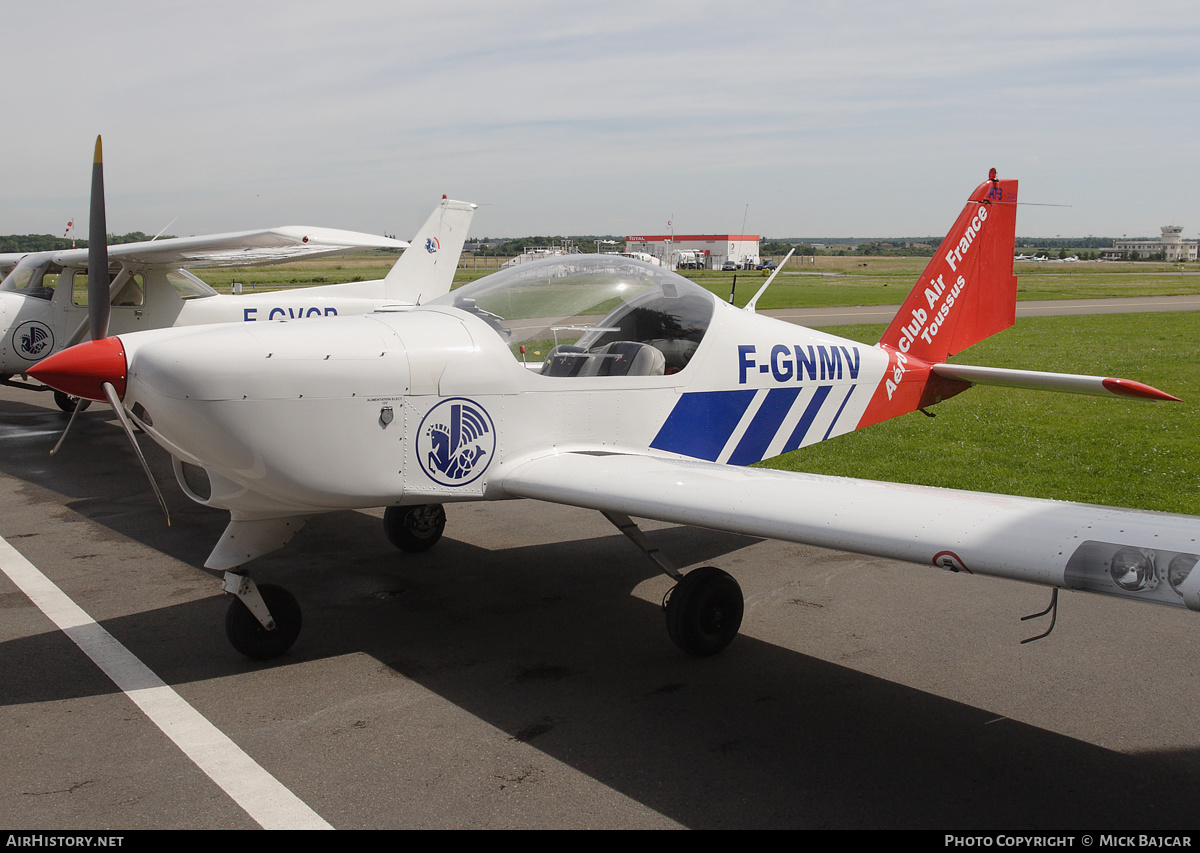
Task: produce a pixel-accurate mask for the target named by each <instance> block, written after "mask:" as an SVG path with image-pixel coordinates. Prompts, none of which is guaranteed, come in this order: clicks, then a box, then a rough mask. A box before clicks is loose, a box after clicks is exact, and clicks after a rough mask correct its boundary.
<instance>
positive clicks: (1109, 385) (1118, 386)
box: [1103, 377, 1183, 403]
mask: <svg viewBox="0 0 1200 853" xmlns="http://www.w3.org/2000/svg"><path fill="white" fill-rule="evenodd" d="M1103 385H1104V388H1105V390H1106V391H1108V392H1109V393H1110V394H1116V395H1117V396H1119V397H1136V398H1138V399H1141V400H1168V401H1171V402H1175V403H1182V402H1183V400H1182V399H1180V398H1179V397H1176V396H1174V395H1172V394H1168V393H1167V392H1166V391H1159V390H1158V389H1157V388H1155V387H1154V386H1152V385H1147V384H1145V383H1144V382H1138V381H1136V380H1134V379H1117V378H1115V377H1107V378H1106V379H1105V380H1104V382H1103Z"/></svg>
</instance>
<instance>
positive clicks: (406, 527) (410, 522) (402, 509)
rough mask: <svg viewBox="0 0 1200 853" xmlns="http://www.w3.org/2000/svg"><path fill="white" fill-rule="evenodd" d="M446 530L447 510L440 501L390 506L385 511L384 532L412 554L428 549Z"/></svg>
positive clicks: (390, 539) (389, 538)
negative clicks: (418, 504)
mask: <svg viewBox="0 0 1200 853" xmlns="http://www.w3.org/2000/svg"><path fill="white" fill-rule="evenodd" d="M445 529H446V510H444V509H442V505H441V504H422V505H420V506H390V507H388V508H387V509H385V510H384V511H383V532H384V533H386V534H387V538H388V541H389V542H391V543H392V544H393V545H395V546H396V547H397V548H399V549H400V550H401V551H407V552H408V553H410V554H419V553H420V552H422V551H428V550H429V549H430V548H432V547H433V546H434V545H436V544H437V541H438V540H439V539H441V538H442V532H443V531H444V530H445Z"/></svg>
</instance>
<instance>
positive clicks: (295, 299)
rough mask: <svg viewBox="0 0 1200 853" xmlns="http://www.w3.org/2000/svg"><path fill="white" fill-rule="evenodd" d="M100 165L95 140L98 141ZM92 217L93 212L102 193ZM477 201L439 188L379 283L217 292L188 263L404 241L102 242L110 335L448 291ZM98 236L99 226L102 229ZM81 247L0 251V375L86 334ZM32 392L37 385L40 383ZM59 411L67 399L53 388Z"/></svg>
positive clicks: (275, 233) (357, 306)
mask: <svg viewBox="0 0 1200 853" xmlns="http://www.w3.org/2000/svg"><path fill="white" fill-rule="evenodd" d="M96 162H97V163H98V162H100V141H99V140H97V141H96ZM98 203H99V204H100V205H101V207H100V209H99V211H97V210H96V207H95V204H96V201H95V200H94V202H93V211H92V217H93V219H95V218H96V217H97V216H99V218H100V220H101V222H102V221H103V196H102V195H101V196H100V197H99V199H98ZM474 211H475V205H473V204H470V203H468V202H461V201H451V200H449V199H447V198H445V197H443V198H442V200H441V201H440V202H439V203H438V204H437V206H436V207H435V208H434V210H433V213H432V214H431V215H430V217H429V219H428V220H427V221H426V222H425V224H424V226H423V227H422V228H421V230H420V231H419V232H418V233H417V236H416V237H415V238H414V239H413V244H412V245H413V247H414V248H412V249H409V250H407V251H405V252H404V253H403V254H402V255H401V256H400V259H399V260H397V262H396V264H395V265H394V266H393V267H392V269H391V270H390V271H389V272H388V274H387V277H386V278H384V279H381V280H378V281H360V282H349V283H346V284H332V285H323V286H318V287H307V288H300V289H293V290H281V291H275V292H271V293H257V294H253V295H239V296H226V295H222V294H218V293H217V292H216V291H215V290H213V289H212V288H211V287H209V286H208V285H207V284H205V283H204V282H202V281H201V280H200V279H198V278H197V277H196V276H194V275H192V274H191V273H190V272H188V269H189V268H191V269H198V268H212V267H234V266H247V265H261V264H274V263H284V262H287V261H295V260H302V259H307V258H314V257H321V256H324V255H329V254H334V253H339V252H351V251H356V250H362V249H369V248H392V249H405V248H406V247H408V245H409V244H408V243H406V242H404V241H403V240H394V239H391V238H388V237H376V236H374V235H371V234H361V233H358V232H354V231H340V230H337V229H332V228H311V227H307V226H288V227H284V228H271V229H265V230H261V231H242V232H238V233H233V234H214V235H209V236H202V237H180V238H171V239H166V240H155V241H148V242H142V243H126V244H123V245H119V246H112V247H110V248H109V249H108V264H109V267H108V293H107V296H106V297H105V298H106V299H107V300H108V301H109V302H110V304H111V308H110V321H109V322H110V327H111V331H112V332H113V333H117V334H120V333H125V332H133V331H138V330H141V329H157V328H162V327H166V326H194V325H199V324H205V323H227V322H255V321H263V320H283V319H299V318H310V317H331V316H337V315H343V314H362V313H366V312H369V311H374V310H377V309H378V308H381V307H383V306H384V305H389V304H401V305H413V304H415V303H417V302H420V301H423V300H429V299H433V298H435V297H437V296H440V295H442V294H444V293H446V292H448V291H449V290H450V285H451V283H452V282H453V280H454V271H455V268H456V267H457V265H458V258H459V255H460V253H461V252H462V246H463V241H464V240H465V239H466V235H467V229H468V227H469V226H470V222H471V217H472V216H473V214H474ZM99 233H100V239H102V240H103V239H104V236H103V235H104V232H103V231H100V232H99ZM88 251H89V250H88V249H69V250H63V251H53V252H33V253H7V254H0V273H5V274H6V275H5V277H4V280H3V281H2V282H0V383H3V384H7V385H18V386H21V385H24V386H25V387H36V386H32V385H29V384H28V383H22V382H20V381H18V380H15V379H14V378H13V377H15V376H24V375H27V374H28V373H29V369H30V368H31V367H33V366H34V365H36V364H37V363H38V362H40V361H41V360H42V359H44V358H46V357H47V356H49V355H51V354H52V353H55V352H58V351H61V350H63V349H65V348H66V347H69V346H71V345H72V344H75V343H78V342H79V341H81V340H86V339H88V338H89V337H93V335H91V334H90V333H89V324H88V309H87V305H88V285H87V281H88V266H89V263H88ZM39 390H41V389H39ZM55 402H56V403H57V404H58V405H59V407H60V408H62V409H63V410H64V411H69V410H70V409H72V408H73V407H74V401H72V400H70V399H69V397H68V395H65V394H63V393H62V392H55Z"/></svg>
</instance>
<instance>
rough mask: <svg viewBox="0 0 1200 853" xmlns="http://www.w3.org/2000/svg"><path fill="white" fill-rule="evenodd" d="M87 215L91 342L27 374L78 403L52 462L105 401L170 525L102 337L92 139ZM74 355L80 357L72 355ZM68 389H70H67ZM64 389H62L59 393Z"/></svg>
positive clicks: (103, 290) (98, 197)
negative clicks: (81, 418)
mask: <svg viewBox="0 0 1200 853" xmlns="http://www.w3.org/2000/svg"><path fill="white" fill-rule="evenodd" d="M89 210H90V213H89V217H88V219H89V221H88V329H89V331H90V332H91V338H92V340H91V342H90V343H89V344H86V345H84V346H83V347H78V346H77V347H72V348H71V349H69V350H63V351H62V352H60V353H57V354H55V355H53V356H51V357H50V358H48V359H46V361H44V362H42V363H41V364H39V365H38V366H37V367H36V368H34V369H33V370H31V371H30V374H32V375H35V376H39V375H40V379H41V381H43V382H45V381H46V379H51V381H50V382H46V384H48V385H52V386H53V387H55V388H58V389H59V390H61V391H64V392H66V393H68V394H75V395H77V396H78V397H79V402H78V403H76V404H75V411H73V412H71V419H70V420H69V421H67V426H66V429H64V430H63V433H62V435H61V436H59V439H58V443H56V444H55V445H54V449H53V450H51V451H50V455H51V456H54V455H55V454H56V453H58V451H59V449H60V448H62V446H63V442H64V441H65V440H66V438H67V433H68V432H69V431H70V429H71V424H73V423H75V418H76V416H77V415H78V414H79V413H80V412H81V411H83V408H84V407H85V406H86V405H87V403H88V401H89V400H107V401H108V402H109V404H110V405H111V406H112V407H113V411H114V412H116V414H117V420H119V421H120V422H121V428H122V429H123V430H124V431H125V435H126V437H128V439H129V443H130V444H131V445H133V452H134V454H135V455H136V456H137V458H138V461H139V462H141V463H142V470H143V471H145V472H146V477H147V478H148V479H149V480H150V488H152V489H153V490H154V496H155V497H156V498H158V505H159V506H160V507H162V511H163V515H164V516H166V518H167V524H168V525H170V524H171V514H170V513H169V512H168V511H167V502H166V500H164V498H163V494H162V490H161V489H159V488H158V483H157V482H155V480H154V475H153V474H151V473H150V466H149V464H147V462H146V457H145V455H143V453H142V448H141V447H140V446H139V445H138V441H137V436H135V435H134V434H133V425H132V424H131V423H130V421H129V418H128V417H127V416H126V414H125V408H124V406H122V405H121V398H122V397H123V396H124V395H125V373H126V363H125V349H124V347H122V346H121V341H120V339H119V338H109V337H108V318H109V305H110V302H111V299H112V295H111V294H110V293H109V284H110V282H109V278H108V225H107V223H106V222H105V218H104V154H103V150H102V148H101V145H100V137H99V136H97V137H96V153H95V156H94V157H93V159H92V196H91V202H90V207H89ZM80 349H84V350H86V352H76V350H80ZM116 377H119V378H116ZM114 378H116V384H114V381H113V380H114ZM72 383H74V387H71V386H72ZM64 384H65V385H66V386H68V387H63V386H64ZM118 385H119V387H118Z"/></svg>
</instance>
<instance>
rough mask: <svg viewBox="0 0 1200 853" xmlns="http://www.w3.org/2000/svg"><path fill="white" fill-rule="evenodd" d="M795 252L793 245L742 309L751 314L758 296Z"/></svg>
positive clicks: (765, 289) (765, 290)
mask: <svg viewBox="0 0 1200 853" xmlns="http://www.w3.org/2000/svg"><path fill="white" fill-rule="evenodd" d="M795 252H796V247H795V246H793V247H792V251H790V252H788V253H787V257H786V258H784V259H783V260H782V261H780V262H779V266H777V267H775V272H773V273H771V275H770V277H769V278H768V279H767V280H766V281H764V282H763V286H762V287H760V288H759V289H758V293H756V294H754V297H753V298H752V299H751V300H750V301H749V302H747V303H746V307H745V308H744V309H743V310H745V311H749V312H750V313H751V314H753V313H754V306H755V305H756V304H758V297H760V296H762V295H763V294H764V293H766V292H767V288H768V287H770V286H771V282H773V281H774V280H775V276H777V275H779V273H780V271H781V270H782V269H783V265H784V264H786V263H787V262H788V258H790V257H791V256H792V255H793V254H795Z"/></svg>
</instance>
